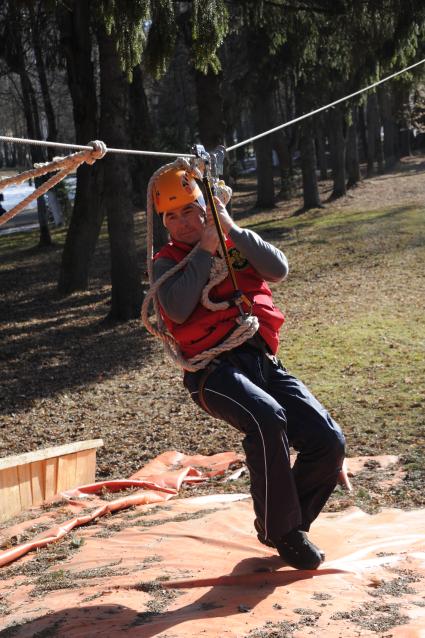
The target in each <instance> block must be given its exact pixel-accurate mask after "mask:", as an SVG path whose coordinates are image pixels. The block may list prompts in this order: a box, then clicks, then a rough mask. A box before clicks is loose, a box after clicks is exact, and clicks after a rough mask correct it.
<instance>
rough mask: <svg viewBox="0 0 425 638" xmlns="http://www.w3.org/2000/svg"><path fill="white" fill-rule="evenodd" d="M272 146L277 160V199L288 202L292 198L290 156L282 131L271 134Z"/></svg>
mask: <svg viewBox="0 0 425 638" xmlns="http://www.w3.org/2000/svg"><path fill="white" fill-rule="evenodd" d="M272 144H273V149H274V150H275V151H276V155H277V158H278V160H279V171H280V191H279V195H278V197H279V198H280V199H285V200H289V199H290V198H291V197H292V177H291V156H290V154H289V147H288V142H287V139H286V135H285V133H284V132H283V131H276V133H273V136H272Z"/></svg>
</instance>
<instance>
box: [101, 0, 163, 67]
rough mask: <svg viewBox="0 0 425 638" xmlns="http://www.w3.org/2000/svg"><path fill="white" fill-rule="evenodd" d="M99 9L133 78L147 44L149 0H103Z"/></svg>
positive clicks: (123, 62) (122, 60)
mask: <svg viewBox="0 0 425 638" xmlns="http://www.w3.org/2000/svg"><path fill="white" fill-rule="evenodd" d="M98 10H99V13H100V16H101V18H102V19H103V22H104V25H105V28H106V32H107V33H108V35H112V36H113V37H114V38H115V40H116V46H117V51H118V53H119V56H120V58H121V64H122V68H123V70H124V71H125V72H126V73H127V75H128V77H129V79H130V78H131V72H132V69H133V68H134V67H135V66H136V64H139V63H140V59H141V56H142V52H143V49H144V48H145V45H146V34H145V29H144V24H145V22H146V21H147V20H148V19H149V16H150V3H149V2H148V1H147V0H102V2H100V3H99V4H98Z"/></svg>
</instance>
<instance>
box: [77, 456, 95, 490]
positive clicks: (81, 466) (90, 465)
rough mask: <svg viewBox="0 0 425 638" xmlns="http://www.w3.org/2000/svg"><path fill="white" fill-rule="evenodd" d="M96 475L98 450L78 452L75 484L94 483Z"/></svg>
mask: <svg viewBox="0 0 425 638" xmlns="http://www.w3.org/2000/svg"><path fill="white" fill-rule="evenodd" d="M95 475H96V450H95V449H94V450H83V451H82V452H77V470H76V473H75V485H76V486H77V487H78V486H79V485H87V484H88V483H94V480H95Z"/></svg>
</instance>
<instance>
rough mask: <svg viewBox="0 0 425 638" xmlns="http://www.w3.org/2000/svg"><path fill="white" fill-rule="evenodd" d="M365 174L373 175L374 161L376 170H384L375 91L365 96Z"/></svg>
mask: <svg viewBox="0 0 425 638" xmlns="http://www.w3.org/2000/svg"><path fill="white" fill-rule="evenodd" d="M367 141H368V158H367V175H368V177H370V176H371V175H373V168H374V162H375V161H376V162H377V163H378V171H379V172H380V173H381V172H382V171H383V170H384V152H383V147H382V140H381V122H380V118H379V109H378V98H377V96H376V93H369V95H368V98H367Z"/></svg>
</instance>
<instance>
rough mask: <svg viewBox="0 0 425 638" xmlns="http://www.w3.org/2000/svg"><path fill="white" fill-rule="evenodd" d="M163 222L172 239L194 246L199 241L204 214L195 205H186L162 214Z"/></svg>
mask: <svg viewBox="0 0 425 638" xmlns="http://www.w3.org/2000/svg"><path fill="white" fill-rule="evenodd" d="M163 221H164V226H165V228H166V229H167V230H168V232H169V233H170V235H171V237H172V239H176V240H177V241H182V242H183V243H185V244H190V245H191V246H194V245H195V244H197V243H198V241H199V240H200V239H201V235H202V231H203V229H204V226H205V212H204V210H203V209H202V208H201V207H200V206H198V205H197V204H186V206H182V207H181V208H176V209H175V210H170V211H168V213H164V220H163Z"/></svg>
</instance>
